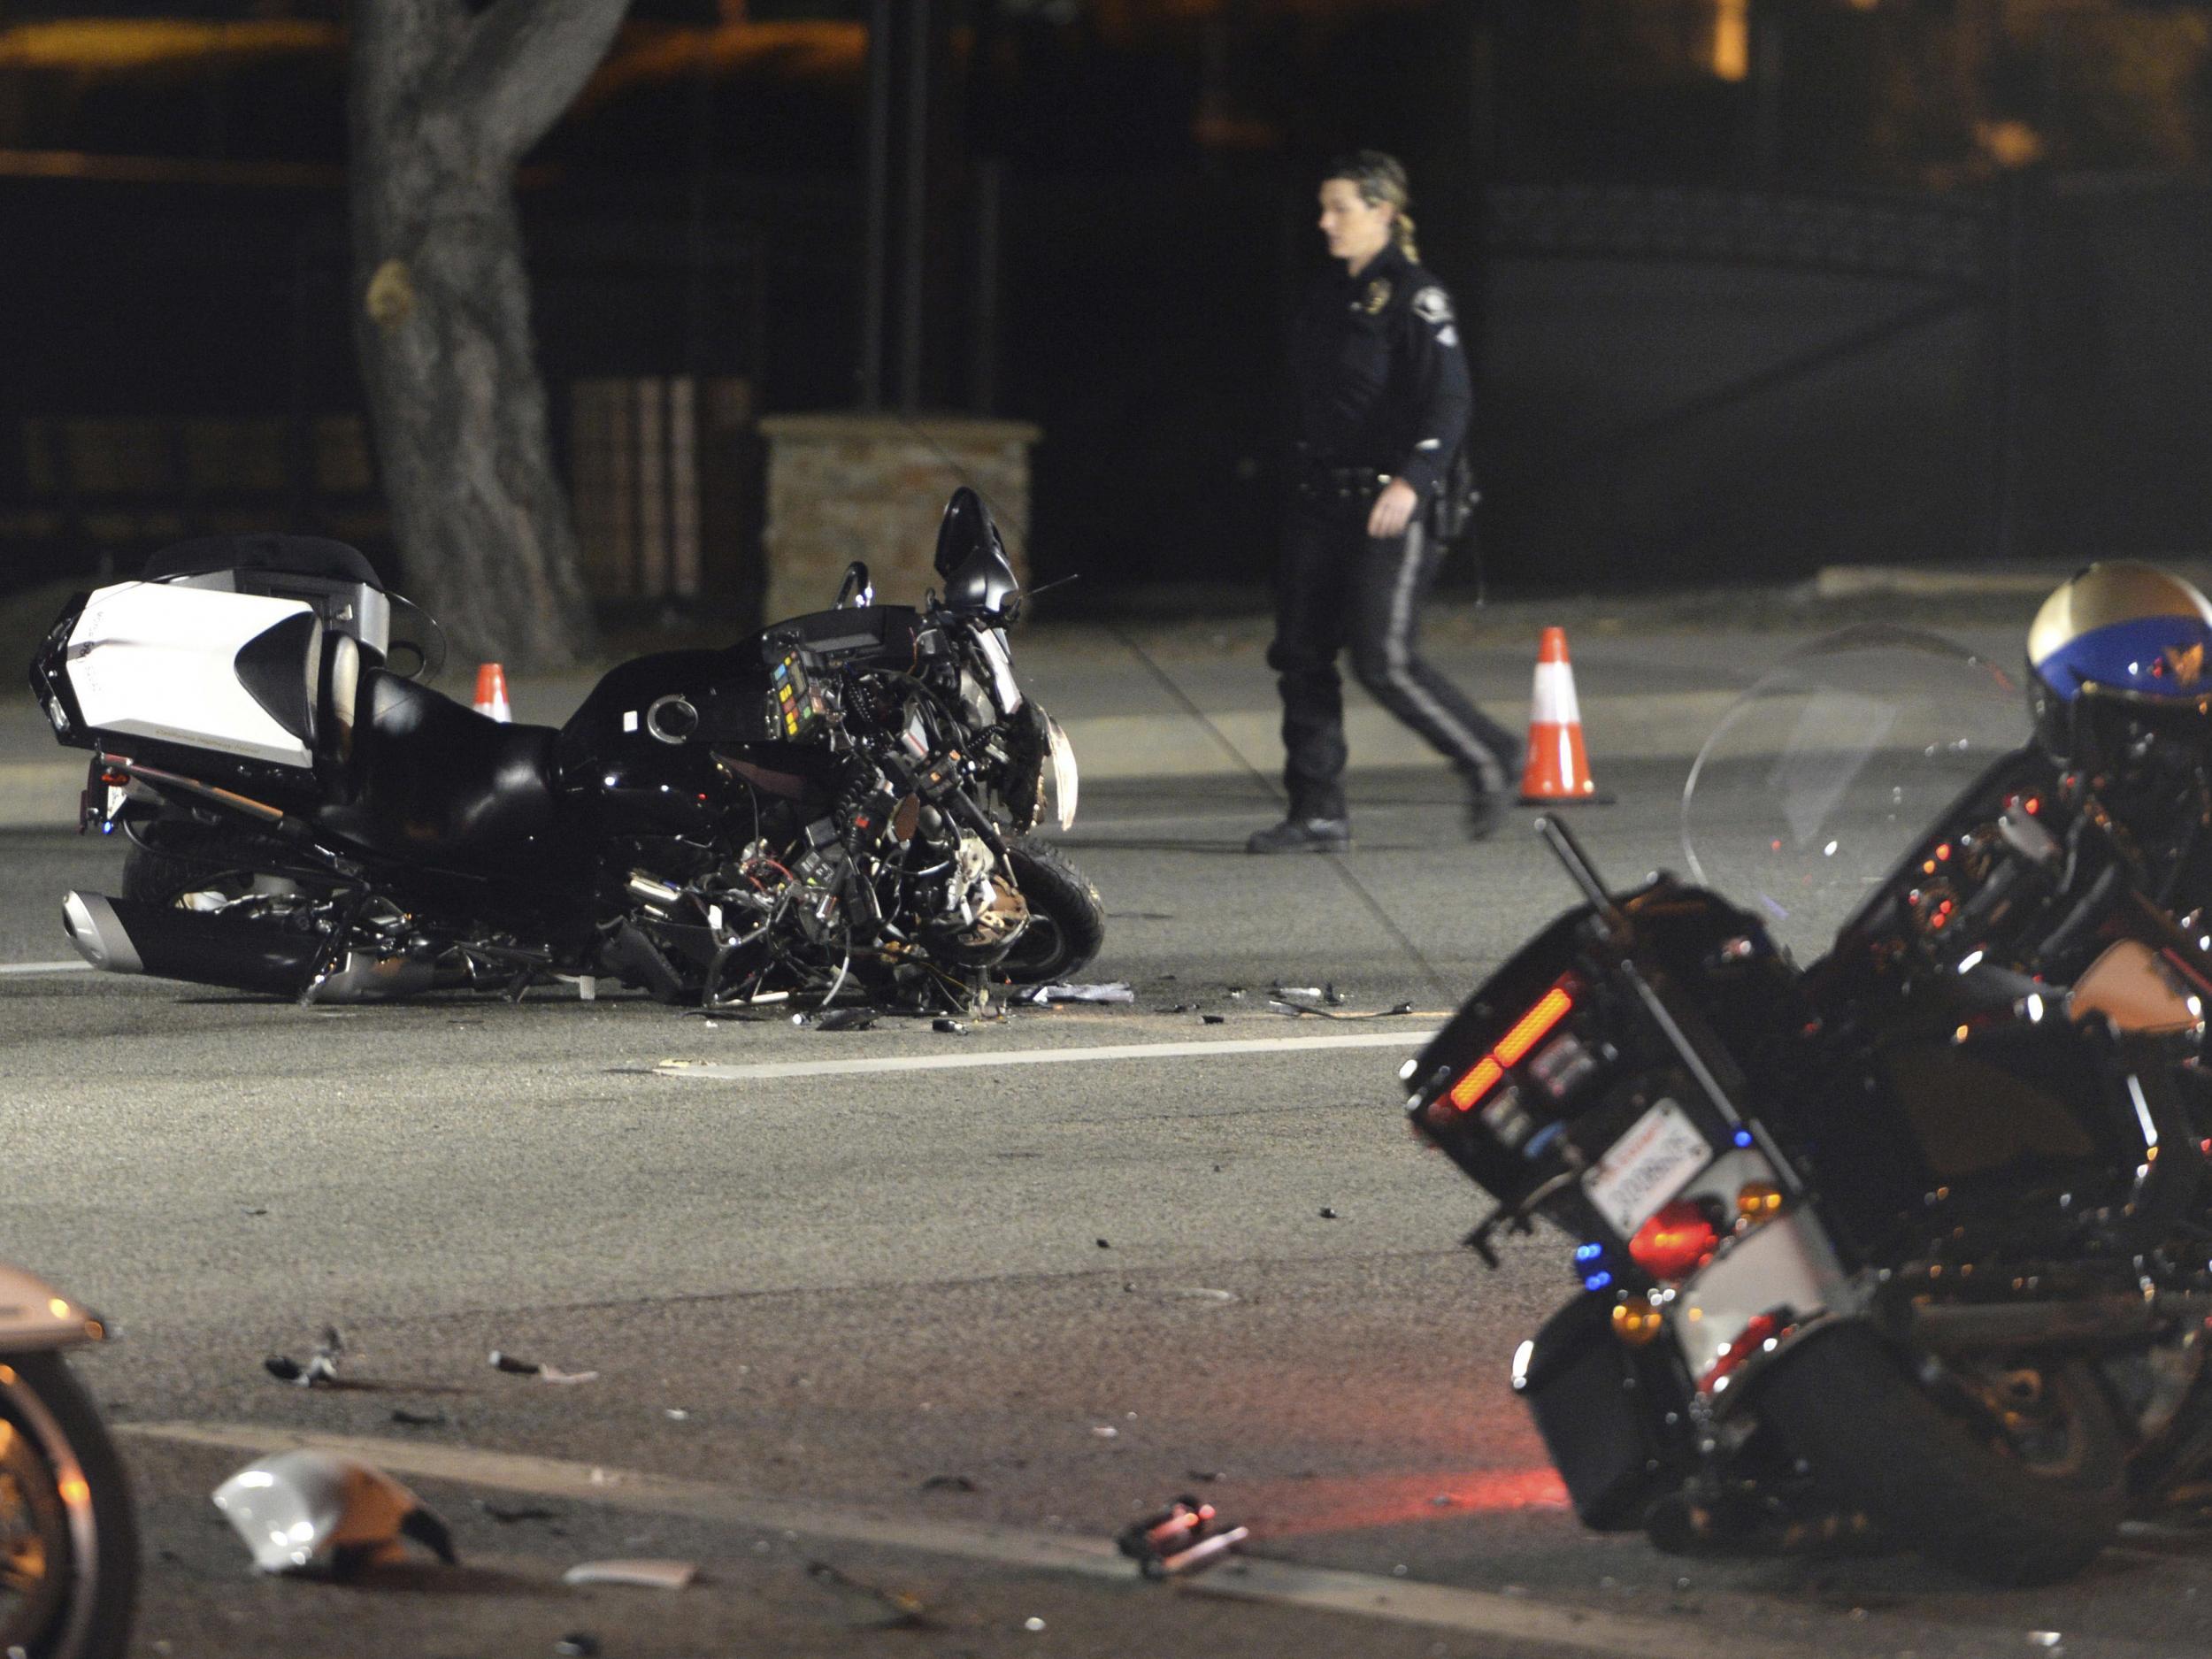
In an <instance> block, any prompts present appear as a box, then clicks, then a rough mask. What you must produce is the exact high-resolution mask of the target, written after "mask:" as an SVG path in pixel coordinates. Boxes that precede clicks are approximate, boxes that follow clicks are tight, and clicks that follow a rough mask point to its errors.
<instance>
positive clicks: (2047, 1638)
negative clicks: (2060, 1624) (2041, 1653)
mask: <svg viewBox="0 0 2212 1659" xmlns="http://www.w3.org/2000/svg"><path fill="white" fill-rule="evenodd" d="M2028 1640H2029V1642H2030V1643H2031V1644H2032V1645H2033V1646H2035V1647H2057V1646H2058V1645H2059V1643H2061V1642H2062V1641H2064V1640H2066V1637H2065V1635H2064V1634H2063V1632H2059V1631H2055V1630H2032V1631H2030V1632H2028Z"/></svg>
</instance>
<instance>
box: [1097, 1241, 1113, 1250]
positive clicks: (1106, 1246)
mask: <svg viewBox="0 0 2212 1659" xmlns="http://www.w3.org/2000/svg"><path fill="white" fill-rule="evenodd" d="M1098 1248H1100V1249H1102V1250H1110V1249H1112V1248H1114V1247H1113V1246H1112V1245H1111V1244H1110V1243H1109V1242H1108V1241H1107V1240H1104V1239H1101V1240H1099V1241H1098Z"/></svg>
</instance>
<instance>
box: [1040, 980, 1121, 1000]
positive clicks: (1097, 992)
mask: <svg viewBox="0 0 2212 1659" xmlns="http://www.w3.org/2000/svg"><path fill="white" fill-rule="evenodd" d="M1028 999H1029V1001H1031V1002H1135V1001H1136V1000H1137V994H1136V992H1135V990H1134V989H1133V988H1132V987H1131V986H1130V984H1129V981H1128V980H1126V979H1110V980H1107V981H1106V982H1105V983H1103V984H1100V985H1040V986H1036V987H1033V988H1032V989H1031V990H1030V992H1029V994H1028Z"/></svg>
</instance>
